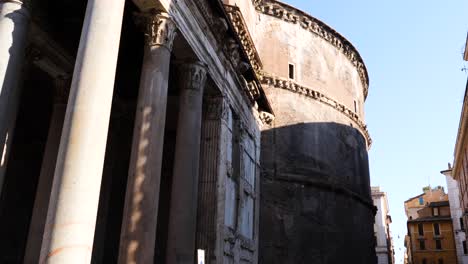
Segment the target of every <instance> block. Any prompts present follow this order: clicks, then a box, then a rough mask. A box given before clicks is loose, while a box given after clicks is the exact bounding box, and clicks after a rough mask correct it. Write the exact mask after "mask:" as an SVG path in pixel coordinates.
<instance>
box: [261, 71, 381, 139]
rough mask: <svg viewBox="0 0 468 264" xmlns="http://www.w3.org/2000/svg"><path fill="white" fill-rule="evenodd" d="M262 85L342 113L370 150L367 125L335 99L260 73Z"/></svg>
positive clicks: (289, 81) (291, 82) (292, 82)
mask: <svg viewBox="0 0 468 264" xmlns="http://www.w3.org/2000/svg"><path fill="white" fill-rule="evenodd" d="M260 81H261V83H262V84H265V85H269V86H271V87H274V88H280V89H284V90H289V91H292V92H294V93H297V94H301V95H304V96H307V97H309V98H311V99H313V100H317V101H319V102H321V103H323V104H325V105H328V106H330V107H333V108H334V109H336V110H337V111H339V112H341V113H343V114H344V115H345V116H347V117H348V118H349V119H351V120H352V121H353V122H354V123H355V124H357V126H358V129H359V130H360V131H361V133H362V134H363V136H364V138H365V140H366V143H367V147H368V148H370V146H371V145H372V138H371V137H370V134H369V131H368V130H367V125H366V124H365V123H364V122H362V121H361V119H360V118H359V116H358V115H357V114H356V113H354V112H353V111H352V110H351V109H349V108H347V107H346V106H345V105H343V104H341V103H339V102H338V101H336V100H335V99H333V98H331V97H329V96H327V95H325V94H323V93H321V92H319V91H316V90H313V89H311V88H308V87H305V86H302V85H300V84H298V83H296V82H294V81H291V80H287V79H284V78H281V77H277V76H273V75H271V74H269V73H266V72H262V75H261V77H260Z"/></svg>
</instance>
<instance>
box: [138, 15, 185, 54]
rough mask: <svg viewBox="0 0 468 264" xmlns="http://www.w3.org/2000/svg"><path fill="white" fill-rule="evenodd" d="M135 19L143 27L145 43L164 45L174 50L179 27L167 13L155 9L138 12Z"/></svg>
mask: <svg viewBox="0 0 468 264" xmlns="http://www.w3.org/2000/svg"><path fill="white" fill-rule="evenodd" d="M135 20H136V23H137V24H138V25H140V27H141V28H142V29H143V32H144V34H145V43H146V44H147V45H148V46H164V47H166V48H167V49H169V50H170V51H171V50H172V45H173V44H174V39H175V37H176V35H177V32H176V30H177V28H176V25H175V23H174V22H173V21H172V19H171V18H170V17H169V15H168V14H167V13H165V12H154V11H150V12H146V13H138V14H137V15H136V16H135Z"/></svg>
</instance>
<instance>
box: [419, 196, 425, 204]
mask: <svg viewBox="0 0 468 264" xmlns="http://www.w3.org/2000/svg"><path fill="white" fill-rule="evenodd" d="M423 204H424V198H422V197H419V205H423Z"/></svg>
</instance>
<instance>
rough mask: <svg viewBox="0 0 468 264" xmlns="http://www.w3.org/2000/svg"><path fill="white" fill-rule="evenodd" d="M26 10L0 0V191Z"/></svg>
mask: <svg viewBox="0 0 468 264" xmlns="http://www.w3.org/2000/svg"><path fill="white" fill-rule="evenodd" d="M29 19H30V16H29V12H28V10H27V9H26V8H25V6H24V3H23V2H22V1H19V0H0V193H1V189H2V186H3V180H4V176H5V170H6V166H7V160H8V153H9V151H10V145H11V142H12V139H13V129H14V126H15V121H16V113H17V110H18V105H19V100H20V81H21V73H22V66H23V63H24V54H25V47H26V38H27V31H28V25H29Z"/></svg>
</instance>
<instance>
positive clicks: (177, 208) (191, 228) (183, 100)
mask: <svg viewBox="0 0 468 264" xmlns="http://www.w3.org/2000/svg"><path fill="white" fill-rule="evenodd" d="M179 70H180V73H179V82H180V86H179V87H180V110H179V119H178V123H177V139H176V149H175V161H174V174H173V178H172V192H171V206H170V218H169V219H170V220H169V233H168V245H167V254H166V263H171V264H181V263H184V264H191V263H193V262H194V261H195V238H196V223H197V199H198V174H199V158H200V136H201V135H200V134H201V119H202V102H203V90H204V86H205V81H206V66H205V65H203V64H201V63H199V62H195V63H186V64H183V65H181V66H180V69H179Z"/></svg>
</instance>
